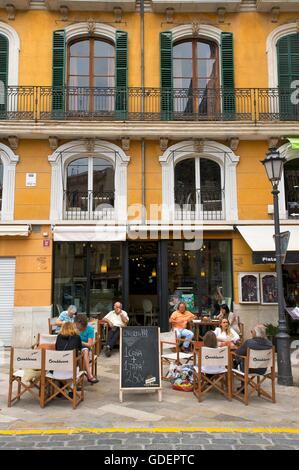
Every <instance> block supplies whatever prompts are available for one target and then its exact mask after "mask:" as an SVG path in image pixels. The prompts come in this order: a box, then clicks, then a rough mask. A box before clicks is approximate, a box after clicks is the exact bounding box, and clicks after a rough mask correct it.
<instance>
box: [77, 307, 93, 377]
mask: <svg viewBox="0 0 299 470" xmlns="http://www.w3.org/2000/svg"><path fill="white" fill-rule="evenodd" d="M75 324H76V327H77V328H78V330H79V333H80V338H81V342H82V353H83V360H84V369H85V371H86V374H87V380H88V382H90V383H91V384H97V383H98V379H97V378H96V377H94V376H93V375H92V373H91V370H90V365H89V351H90V349H91V348H92V347H93V345H94V329H93V328H92V326H89V325H88V319H87V316H86V315H84V314H83V313H79V314H78V315H77V316H76V318H75Z"/></svg>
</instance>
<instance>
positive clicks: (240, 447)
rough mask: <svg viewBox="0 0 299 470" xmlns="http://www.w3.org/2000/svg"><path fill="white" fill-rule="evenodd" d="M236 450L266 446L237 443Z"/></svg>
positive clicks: (257, 448) (259, 448)
mask: <svg viewBox="0 0 299 470" xmlns="http://www.w3.org/2000/svg"><path fill="white" fill-rule="evenodd" d="M234 449H235V450H264V446H262V445H261V446H258V445H245V444H244V445H236V446H234Z"/></svg>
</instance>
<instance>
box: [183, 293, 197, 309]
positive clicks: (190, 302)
mask: <svg viewBox="0 0 299 470" xmlns="http://www.w3.org/2000/svg"><path fill="white" fill-rule="evenodd" d="M181 302H184V303H185V304H186V310H189V312H194V307H195V304H194V294H182V295H181Z"/></svg>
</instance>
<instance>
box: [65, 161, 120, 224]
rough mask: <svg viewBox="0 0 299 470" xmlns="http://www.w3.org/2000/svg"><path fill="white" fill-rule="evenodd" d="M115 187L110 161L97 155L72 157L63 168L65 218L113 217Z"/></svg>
mask: <svg viewBox="0 0 299 470" xmlns="http://www.w3.org/2000/svg"><path fill="white" fill-rule="evenodd" d="M114 188H115V185H114V167H113V165H112V163H111V162H109V161H108V160H105V159H104V158H97V157H83V158H78V159H76V160H73V161H72V162H71V163H69V164H68V166H67V168H66V191H65V210H66V218H67V219H76V220H77V219H84V220H91V219H103V218H105V219H109V218H113V215H114Z"/></svg>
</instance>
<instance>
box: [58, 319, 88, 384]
mask: <svg viewBox="0 0 299 470" xmlns="http://www.w3.org/2000/svg"><path fill="white" fill-rule="evenodd" d="M55 349H56V351H73V350H74V349H75V350H76V351H77V352H79V351H81V350H82V342H81V338H80V336H79V333H78V331H77V329H76V327H75V326H74V324H73V323H71V322H66V323H63V325H62V327H61V330H60V333H59V335H58V336H57V339H56V344H55ZM53 378H54V379H57V380H69V379H72V378H73V373H72V372H71V371H55V372H54V373H53Z"/></svg>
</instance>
